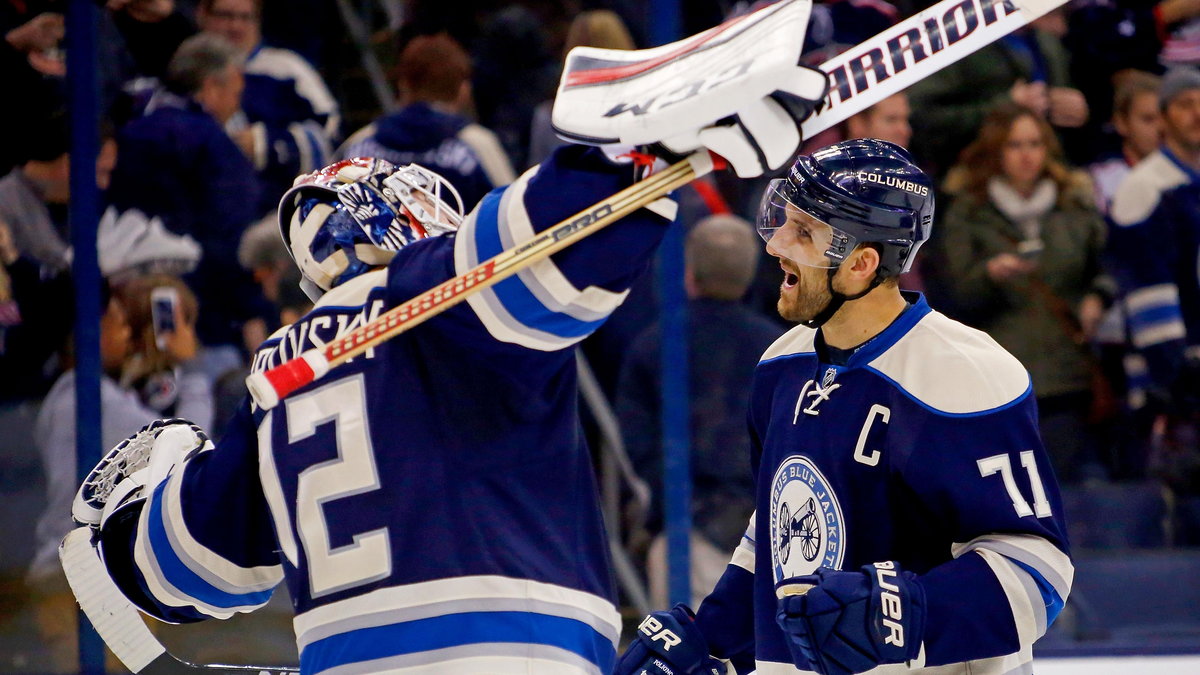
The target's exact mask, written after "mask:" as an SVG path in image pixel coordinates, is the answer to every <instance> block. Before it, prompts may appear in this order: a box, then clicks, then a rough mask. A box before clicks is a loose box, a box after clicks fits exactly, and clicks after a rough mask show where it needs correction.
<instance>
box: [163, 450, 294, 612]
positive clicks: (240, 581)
mask: <svg viewBox="0 0 1200 675" xmlns="http://www.w3.org/2000/svg"><path fill="white" fill-rule="evenodd" d="M189 468H190V466H188V465H185V466H184V472H183V473H186V471H187V470H188V469H189ZM182 485H183V481H182V480H181V479H179V478H174V479H173V480H169V481H167V482H166V485H165V487H164V489H163V493H162V512H163V518H162V524H163V531H164V532H165V533H166V535H167V540H168V542H169V543H170V545H171V550H172V551H175V553H176V555H177V556H178V557H179V559H180V560H181V561H182V562H183V563H184V564H185V565H187V567H188V569H191V570H193V571H194V572H195V573H196V574H197V575H199V576H200V577H202V578H203V579H204V580H205V581H207V582H208V583H209V584H210V585H212V586H213V587H215V588H219V589H221V590H223V591H225V592H227V593H230V594H245V593H255V592H259V591H269V590H270V589H272V588H275V586H277V585H279V582H280V581H283V568H282V566H280V565H260V566H255V567H245V566H243V565H239V564H237V563H235V562H233V561H232V560H229V559H228V558H225V557H224V556H221V555H219V554H217V553H216V552H215V551H213V550H212V549H210V548H208V547H207V546H205V545H204V544H201V543H200V542H199V541H196V539H195V538H194V537H192V535H191V532H190V531H189V530H188V528H187V523H186V522H185V521H184V517H183V511H182V507H181V504H182V503H183V500H182V497H181V495H180V492H181V490H182Z"/></svg>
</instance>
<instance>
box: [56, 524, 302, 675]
mask: <svg viewBox="0 0 1200 675" xmlns="http://www.w3.org/2000/svg"><path fill="white" fill-rule="evenodd" d="M58 556H59V559H60V561H61V562H62V567H63V571H64V572H65V573H66V575H67V583H68V584H70V586H71V591H72V592H73V593H74V594H75V599H76V600H77V601H78V602H79V607H80V609H82V610H83V613H84V615H85V616H87V618H88V621H90V622H91V623H92V626H93V627H95V629H96V632H97V633H99V634H100V637H101V638H103V639H104V644H106V645H107V646H108V648H109V649H110V650H112V653H113V654H114V655H115V656H116V657H117V658H118V659H119V660H120V661H121V663H122V664H124V665H125V667H126V668H128V669H129V670H130V672H133V673H138V674H139V675H142V674H144V675H195V674H196V673H209V674H211V675H283V674H284V673H295V672H298V670H299V669H298V668H294V667H290V666H230V665H220V664H212V665H197V664H194V663H188V662H187V661H183V660H181V659H177V658H175V657H174V656H171V654H170V653H169V652H167V649H166V647H163V645H162V643H160V642H159V641H158V638H156V637H154V634H153V633H151V632H150V629H149V628H147V627H146V624H145V623H144V622H143V621H142V618H141V616H139V615H138V611H137V610H136V609H134V607H133V605H132V604H131V603H130V602H129V600H127V599H126V598H125V596H124V595H122V594H121V591H120V590H119V589H118V588H117V586H116V584H114V583H113V581H112V579H111V578H109V576H108V570H107V569H106V568H105V567H104V563H103V562H102V561H101V560H100V556H99V554H98V553H97V551H96V548H95V546H94V545H93V544H92V529H91V528H90V527H80V528H76V529H75V530H72V531H71V532H70V533H69V534H68V535H67V536H66V538H65V539H63V542H62V545H61V546H59V549H58Z"/></svg>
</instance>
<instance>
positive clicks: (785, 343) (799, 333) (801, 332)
mask: <svg viewBox="0 0 1200 675" xmlns="http://www.w3.org/2000/svg"><path fill="white" fill-rule="evenodd" d="M816 339H817V330H816V329H815V328H807V327H805V326H796V327H795V328H792V329H791V330H789V331H788V332H786V333H784V334H783V335H780V336H779V338H778V339H777V340H775V342H772V343H771V346H770V347H767V351H765V352H763V355H762V358H760V359H759V362H760V363H761V362H763V361H770V360H771V359H777V358H779V357H781V356H798V355H800V354H812V353H813V352H815V351H816V347H814V345H815V343H816Z"/></svg>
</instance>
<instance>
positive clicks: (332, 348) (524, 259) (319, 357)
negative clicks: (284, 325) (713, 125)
mask: <svg viewBox="0 0 1200 675" xmlns="http://www.w3.org/2000/svg"><path fill="white" fill-rule="evenodd" d="M711 168H712V163H711V161H710V160H709V158H708V157H707V155H704V154H700V155H698V156H696V155H694V156H693V157H690V158H688V159H685V160H682V161H680V162H676V163H675V164H673V165H671V166H670V167H668V168H667V169H664V170H663V171H661V172H659V173H656V174H654V175H652V176H650V177H649V178H647V179H645V180H642V181H639V182H637V183H634V184H633V185H631V186H629V187H627V188H625V189H624V190H621V191H620V192H618V193H616V194H615V195H613V196H611V197H608V198H606V199H604V200H602V201H600V202H597V203H596V204H593V205H592V206H589V207H588V208H586V209H584V210H582V211H580V212H579V213H576V214H575V215H573V216H571V217H570V218H567V219H566V220H563V221H562V222H560V223H558V224H557V225H555V226H553V227H551V228H549V229H547V230H544V231H542V232H540V233H538V235H537V236H535V237H534V238H533V239H531V240H529V241H527V242H525V243H523V244H521V245H520V246H518V247H516V248H513V249H509V250H506V251H502V252H501V253H499V254H497V255H496V256H494V257H492V258H489V259H488V260H486V261H484V262H483V263H480V264H479V265H477V266H475V267H474V268H472V269H470V270H468V271H466V272H464V273H463V274H460V275H458V276H457V277H454V278H453V279H449V280H447V281H445V282H443V283H441V284H438V285H437V286H435V287H433V288H431V289H429V290H428V291H426V292H424V293H422V294H420V295H418V296H417V297H415V298H413V299H411V300H408V301H407V302H404V303H402V304H400V305H397V306H395V307H393V308H392V309H390V310H388V311H387V312H385V313H384V314H382V315H380V316H379V317H378V318H376V319H375V320H374V321H371V322H370V323H367V324H366V325H363V326H360V327H359V328H357V329H355V330H354V331H351V332H350V333H348V334H346V335H344V336H342V337H340V338H338V339H336V340H334V341H333V342H330V343H329V344H328V345H326V346H325V347H324V348H323V349H322V350H319V352H318V350H312V351H310V352H307V353H305V354H303V355H301V356H299V357H297V358H295V359H292V360H291V361H288V362H287V363H283V364H280V365H279V366H276V367H275V368H272V369H270V370H268V371H266V372H264V373H256V374H253V375H251V376H250V377H248V378H247V380H246V384H247V387H248V388H249V389H250V393H251V395H252V396H253V397H254V400H255V402H256V403H257V404H258V405H259V407H261V408H264V409H270V408H272V407H274V406H275V404H276V403H277V402H278V400H280V399H283V398H285V397H286V396H287V395H288V394H289V393H291V392H292V391H295V390H296V389H298V388H300V387H303V386H305V385H307V384H309V383H311V382H313V381H315V380H317V379H319V378H320V377H321V376H322V375H324V373H325V372H326V371H327V370H328V369H329V368H332V367H334V366H337V365H339V364H342V363H345V362H346V361H349V360H350V359H352V358H354V357H356V356H359V355H360V354H362V353H363V352H366V351H367V350H368V349H371V348H372V347H375V346H378V345H379V344H381V343H383V342H385V341H387V340H390V339H391V338H393V337H395V336H397V335H399V334H400V333H403V332H405V331H407V330H410V329H412V328H414V327H416V326H418V325H420V324H422V323H424V322H425V321H427V320H429V319H431V318H433V317H434V316H437V315H438V314H440V313H442V312H444V311H446V310H447V309H449V308H451V307H453V306H455V305H457V304H458V303H460V302H462V301H463V300H465V299H467V298H468V297H470V296H471V295H473V294H475V293H478V292H480V291H482V290H484V289H486V288H489V287H491V286H493V285H495V284H497V283H499V282H500V281H503V280H504V279H507V278H508V277H511V276H512V275H514V274H516V273H517V272H520V271H521V270H523V269H525V268H527V267H529V266H530V265H533V264H534V263H536V262H539V261H541V260H545V259H546V258H548V257H550V256H551V255H553V254H555V253H557V252H559V251H561V250H563V249H564V248H566V247H568V246H570V245H571V244H574V243H576V242H578V241H580V240H581V239H584V238H585V237H588V236H591V235H592V234H595V233H596V232H599V231H600V230H601V229H603V228H604V227H606V226H608V225H610V224H612V223H614V222H616V221H618V220H620V219H621V218H623V217H625V216H627V215H629V214H630V213H632V212H634V211H636V210H637V209H639V208H642V207H643V206H646V205H647V204H649V203H651V202H653V201H655V200H657V199H660V198H662V197H663V196H665V195H667V194H668V193H670V192H671V191H672V190H675V189H678V188H680V187H682V186H684V185H686V184H688V183H690V182H691V181H692V180H694V179H696V178H697V177H698V176H701V175H703V174H705V173H707V172H708V171H710V170H711ZM313 352H318V353H316V354H314V353H313ZM266 387H269V388H270V391H267V390H265V388H266Z"/></svg>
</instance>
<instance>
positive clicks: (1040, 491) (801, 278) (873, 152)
mask: <svg viewBox="0 0 1200 675" xmlns="http://www.w3.org/2000/svg"><path fill="white" fill-rule="evenodd" d="M933 210H934V209H933V189H932V182H931V181H930V179H929V178H928V177H927V176H926V175H925V174H924V173H922V172H921V170H920V169H918V168H917V167H916V166H915V165H914V164H913V162H912V159H911V158H910V156H909V155H908V153H907V152H905V151H904V150H903V149H901V148H900V147H899V146H896V145H892V144H890V143H887V142H884V141H879V140H876V139H860V140H850V141H845V142H842V143H837V144H835V145H833V146H830V147H828V148H826V149H824V150H821V151H818V152H816V153H814V154H812V155H811V156H802V157H801V158H800V159H799V160H798V161H797V162H796V164H795V165H794V166H793V167H792V169H791V172H790V173H789V175H788V177H787V178H786V179H777V180H774V181H772V182H771V183H770V185H769V187H768V189H767V192H766V194H765V196H764V198H763V201H762V206H761V209H760V213H759V216H758V227H759V232H760V233H761V234H762V236H763V237H764V238H765V239H766V240H767V242H768V243H767V251H768V252H769V253H770V254H771V255H773V256H775V257H777V258H779V262H780V266H781V267H782V268H783V275H784V280H783V283H782V285H781V287H780V298H779V305H778V307H779V311H780V314H782V315H783V316H784V317H785V318H787V319H790V320H792V321H797V322H800V323H801V325H800V326H798V327H796V328H794V329H793V330H791V331H789V332H788V333H786V334H785V335H784V336H783V337H781V338H780V339H779V340H778V341H777V342H776V343H775V344H774V345H773V346H771V347H770V348H769V349H768V350H767V351H766V353H765V354H764V355H763V357H762V360H761V361H760V363H759V365H758V367H757V368H756V371H755V378H754V383H753V386H752V390H751V401H750V405H751V408H750V413H749V423H750V430H751V440H752V443H753V448H754V453H753V458H752V459H753V463H754V467H755V471H756V477H757V487H756V493H757V494H756V500H757V511H756V515H755V516H752V517H751V519H750V526H749V528H748V529H747V530H746V534H745V537H744V538H743V540H742V543H741V544H740V545H739V547H738V549H737V550H736V552H735V553H734V554H733V558H732V560H731V562H730V564H729V566H728V567H727V568H726V572H725V575H724V576H723V577H722V578H721V580H720V581H719V582H718V584H717V586H716V588H715V589H714V590H713V591H712V593H711V594H710V595H709V596H708V598H706V599H705V600H704V602H703V603H702V604H701V605H700V609H699V611H698V612H697V614H696V615H695V616H694V617H693V616H692V613H691V611H690V610H689V609H688V608H687V607H685V606H682V605H678V606H676V607H675V608H674V609H672V610H670V611H669V612H657V613H655V614H652V615H651V616H650V617H647V619H646V620H645V621H644V622H643V623H642V624H641V626H640V630H639V633H638V635H637V637H636V640H635V641H634V643H633V644H632V645H631V647H630V649H629V650H628V651H627V652H626V654H625V655H624V656H623V657H622V659H621V661H620V662H619V664H618V667H617V669H616V672H617V673H620V674H629V673H641V672H649V673H652V674H654V675H660V674H664V673H698V672H703V673H710V672H713V673H717V672H722V673H723V672H725V664H724V663H722V662H721V661H719V660H718V659H721V660H728V659H732V660H734V661H735V662H737V663H739V664H740V663H741V662H743V661H745V660H752V661H754V662H756V667H757V672H758V673H760V674H761V675H772V674H774V673H794V672H797V670H798V671H799V672H812V671H815V672H818V673H823V674H824V675H844V674H847V673H861V672H866V671H871V672H872V673H898V672H909V670H910V669H911V670H913V671H915V672H937V673H968V672H970V673H976V674H978V673H997V674H1000V673H1012V672H1029V670H1030V662H1031V658H1032V655H1031V646H1032V644H1033V642H1034V641H1035V640H1036V639H1037V638H1038V637H1039V636H1041V635H1042V634H1044V633H1045V631H1046V628H1047V626H1049V625H1050V623H1051V622H1052V621H1054V618H1055V616H1056V615H1057V614H1058V613H1059V611H1060V610H1061V609H1062V606H1063V602H1064V601H1065V600H1066V598H1067V594H1068V592H1069V591H1070V589H1071V579H1072V575H1073V567H1072V564H1071V559H1070V557H1069V554H1068V551H1067V541H1066V535H1065V527H1064V523H1063V509H1062V503H1061V501H1060V499H1059V494H1058V489H1057V486H1056V484H1055V480H1054V475H1053V473H1052V472H1051V469H1050V464H1049V461H1048V460H1047V457H1046V454H1045V451H1044V450H1043V448H1042V444H1041V441H1040V439H1039V438H1038V427H1037V410H1036V408H1035V404H1034V398H1033V393H1032V390H1031V387H1030V380H1029V375H1028V373H1027V372H1026V371H1025V369H1024V368H1023V367H1022V366H1021V364H1020V363H1019V362H1018V361H1017V360H1016V359H1015V358H1013V357H1012V356H1011V355H1009V354H1008V353H1007V352H1005V351H1004V350H1003V349H1002V348H1001V347H1000V346H999V345H997V344H996V343H995V342H994V341H993V340H992V339H991V338H989V337H988V336H987V335H985V334H984V333H981V332H979V331H976V330H973V329H971V328H967V327H966V326H963V325H962V324H959V323H957V322H955V321H952V320H950V319H948V318H946V317H945V316H943V315H942V314H939V313H938V312H935V311H933V310H931V309H930V308H929V306H928V305H927V304H926V303H925V300H924V298H922V297H921V296H920V295H918V294H911V293H902V292H901V291H900V290H899V288H898V286H897V282H896V277H897V275H899V274H901V273H903V272H904V271H906V270H907V269H908V268H909V267H910V266H911V265H912V262H913V257H914V256H915V255H916V252H917V249H918V248H919V247H920V246H921V244H922V242H924V241H925V240H926V239H928V237H929V231H930V223H931V222H932V219H933ZM751 654H752V658H748V655H751ZM713 657H716V658H713ZM935 666H950V667H949V668H937V669H936V670H935V669H934V668H933V667H935ZM877 667H878V668H877ZM876 668H877V669H876ZM926 668H928V669H929V670H928V671H926V670H925V669H926Z"/></svg>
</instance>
